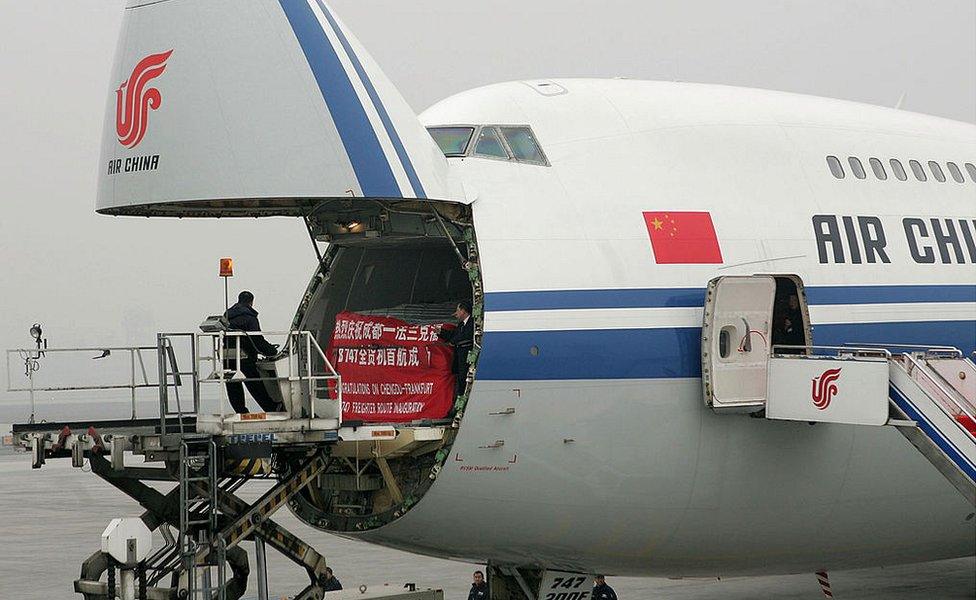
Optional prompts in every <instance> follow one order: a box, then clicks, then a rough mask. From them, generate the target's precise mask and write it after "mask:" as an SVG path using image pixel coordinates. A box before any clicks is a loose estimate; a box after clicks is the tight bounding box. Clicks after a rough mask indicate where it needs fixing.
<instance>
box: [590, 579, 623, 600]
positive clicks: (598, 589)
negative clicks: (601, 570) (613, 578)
mask: <svg viewBox="0 0 976 600" xmlns="http://www.w3.org/2000/svg"><path fill="white" fill-rule="evenodd" d="M593 600H617V592H615V591H613V588H612V587H610V586H609V585H607V579H606V577H604V576H603V575H597V576H596V577H594V578H593Z"/></svg>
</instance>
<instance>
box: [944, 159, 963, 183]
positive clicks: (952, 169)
mask: <svg viewBox="0 0 976 600" xmlns="http://www.w3.org/2000/svg"><path fill="white" fill-rule="evenodd" d="M946 166H947V167H949V174H950V175H952V178H953V179H954V180H955V181H956V183H966V178H965V177H963V176H962V171H960V170H959V165H957V164H956V163H954V162H949V163H946Z"/></svg>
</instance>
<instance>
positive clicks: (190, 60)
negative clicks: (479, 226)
mask: <svg viewBox="0 0 976 600" xmlns="http://www.w3.org/2000/svg"><path fill="white" fill-rule="evenodd" d="M107 100H108V106H107V109H106V113H105V128H104V134H103V135H104V137H103V141H102V158H101V161H100V164H99V179H98V200H97V203H96V210H97V211H98V212H99V213H102V214H109V215H134V216H168V217H259V216H297V217H306V218H309V217H312V218H316V217H317V218H319V220H321V221H322V222H323V223H324V222H326V221H329V222H332V221H337V220H338V221H341V222H343V223H360V224H363V223H365V221H366V219H368V218H369V217H371V216H372V214H371V213H370V214H357V211H359V210H360V209H361V208H363V209H365V208H369V207H372V206H374V205H375V203H376V202H375V201H377V200H382V201H385V202H387V203H398V204H399V205H400V206H401V207H404V206H406V207H407V208H408V209H411V207H410V206H409V205H410V204H411V203H413V204H417V203H418V201H419V202H420V203H423V204H426V201H428V200H442V201H452V202H460V203H464V197H463V192H462V190H461V187H460V184H459V183H458V182H457V181H453V180H452V177H451V175H450V171H449V166H448V163H447V160H446V159H445V158H444V155H443V153H441V151H440V150H439V149H438V148H437V146H436V144H435V143H434V141H433V140H432V139H431V137H430V135H429V134H428V133H427V131H426V130H425V129H424V127H423V126H422V125H421V123H420V121H419V119H418V118H417V116H416V115H415V114H414V112H413V110H411V108H410V107H409V105H408V104H407V103H406V101H405V100H404V99H403V97H402V96H401V95H400V93H399V92H398V91H397V90H396V88H395V87H394V86H393V84H392V83H391V82H390V81H389V80H388V79H387V78H386V76H385V75H384V74H383V72H382V71H380V69H379V67H378V66H377V65H376V63H375V62H374V61H373V59H372V58H371V57H370V56H369V54H368V53H367V52H366V50H365V49H364V48H363V47H362V46H361V45H360V43H359V41H358V40H357V39H356V38H355V37H354V36H353V35H352V33H351V32H350V31H349V30H348V29H347V28H346V27H345V26H344V25H343V24H342V22H341V21H339V19H338V18H337V17H336V16H335V14H334V12H333V11H332V9H331V8H330V7H329V6H328V5H327V4H326V2H325V0H279V1H278V2H238V1H236V0H179V1H176V0H171V1H165V0H128V2H127V4H126V9H125V15H124V18H123V21H122V29H121V35H120V37H119V43H118V48H117V50H116V55H115V65H114V68H113V71H112V79H111V87H110V89H109V92H108V94H107ZM412 210H417V209H416V207H412ZM323 228H324V226H323ZM353 229H355V227H353Z"/></svg>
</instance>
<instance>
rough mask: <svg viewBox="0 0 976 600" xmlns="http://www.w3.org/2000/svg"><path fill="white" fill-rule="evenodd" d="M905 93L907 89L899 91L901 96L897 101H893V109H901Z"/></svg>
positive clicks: (906, 93)
mask: <svg viewBox="0 0 976 600" xmlns="http://www.w3.org/2000/svg"><path fill="white" fill-rule="evenodd" d="M907 95H908V90H905V91H904V92H902V93H901V96H899V97H898V102H895V110H901V107H902V105H903V104H905V96H907Z"/></svg>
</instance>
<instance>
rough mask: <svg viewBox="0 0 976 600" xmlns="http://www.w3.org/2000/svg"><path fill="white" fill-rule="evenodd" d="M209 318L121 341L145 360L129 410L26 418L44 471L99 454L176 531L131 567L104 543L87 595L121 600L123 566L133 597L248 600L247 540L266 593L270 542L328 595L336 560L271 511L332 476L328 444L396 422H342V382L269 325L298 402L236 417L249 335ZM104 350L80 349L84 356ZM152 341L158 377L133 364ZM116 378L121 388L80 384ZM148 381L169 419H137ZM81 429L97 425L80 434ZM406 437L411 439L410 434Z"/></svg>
mask: <svg viewBox="0 0 976 600" xmlns="http://www.w3.org/2000/svg"><path fill="white" fill-rule="evenodd" d="M206 325H207V323H206V322H205V324H204V326H202V329H204V333H163V334H159V335H158V337H157V345H156V347H155V348H146V347H143V348H138V349H136V348H118V349H115V350H117V351H131V352H136V353H137V354H138V360H136V358H133V359H132V361H131V362H132V365H133V367H132V368H133V371H132V373H131V377H130V381H131V385H130V386H121V387H131V389H132V409H133V412H132V418H131V419H126V420H103V421H81V422H73V423H35V422H33V419H31V422H29V423H24V424H18V425H15V426H14V431H13V432H14V435H15V437H16V438H17V440H18V441H19V443H20V444H21V445H22V446H24V447H27V448H30V449H31V450H32V452H33V466H34V467H35V468H40V467H41V466H42V465H43V464H44V462H45V461H46V460H47V459H52V458H61V457H71V458H72V461H73V464H75V466H82V465H83V464H84V462H85V460H86V459H87V460H88V462H89V464H90V467H91V470H92V472H94V473H95V474H96V475H98V476H100V477H101V478H103V479H105V480H106V481H107V482H109V483H110V484H112V485H113V486H115V487H116V488H117V489H119V490H121V491H122V492H124V493H125V494H127V495H128V496H130V497H131V498H133V499H134V500H136V501H137V502H138V503H139V504H140V505H141V506H142V507H143V509H144V510H145V512H144V513H143V514H142V516H141V521H142V523H143V524H144V525H145V527H147V528H148V530H155V531H159V532H160V533H161V535H162V537H163V539H164V544H163V545H162V547H160V548H158V549H155V550H154V551H153V552H152V553H151V554H149V555H148V556H147V557H146V558H145V559H143V560H141V561H139V562H138V564H134V565H124V564H122V563H121V562H119V561H118V560H116V559H114V558H113V557H112V556H110V555H109V554H108V553H107V552H105V551H99V552H95V553H94V554H93V555H92V556H91V557H90V558H89V559H88V560H86V561H85V562H84V564H83V566H82V576H81V578H79V579H78V580H77V581H76V582H75V590H76V591H77V592H79V593H81V594H82V595H83V596H84V597H85V599H86V600H109V599H110V598H114V597H115V594H116V592H117V591H121V590H120V589H118V588H120V587H121V586H122V583H121V579H120V580H119V581H117V579H116V577H115V575H116V569H118V570H119V573H120V574H122V573H123V571H126V572H128V571H127V570H131V577H132V581H135V582H136V583H135V584H134V585H135V588H136V589H135V590H134V591H132V593H133V596H132V597H133V598H153V599H157V598H158V599H162V598H165V599H171V598H175V599H186V600H198V599H201V598H206V599H208V600H237V599H238V598H240V597H241V596H242V595H243V594H244V592H245V590H246V585H247V575H248V572H249V570H250V569H249V566H248V564H247V560H248V559H247V554H246V552H245V551H244V550H243V549H242V548H241V547H240V544H241V543H242V542H245V541H253V542H254V543H255V550H256V552H255V554H256V557H257V561H258V565H257V570H258V588H259V589H258V598H259V599H261V600H265V599H267V598H268V590H267V582H266V572H265V570H266V562H265V556H264V548H265V547H266V546H267V547H271V548H272V549H274V550H276V551H278V552H280V553H281V554H282V555H284V556H285V557H287V558H288V559H290V560H291V561H293V562H294V563H296V564H297V565H299V566H300V567H302V568H303V569H304V570H305V571H306V573H307V574H308V577H309V583H308V585H307V586H306V587H305V588H304V589H302V590H301V591H300V592H299V593H298V594H297V595H295V596H292V598H294V599H296V600H310V599H315V598H319V599H320V598H322V597H323V593H324V592H323V590H322V582H323V581H324V572H325V567H326V561H325V557H323V556H322V555H321V554H319V553H318V552H316V551H315V550H314V549H313V548H312V547H311V546H310V545H308V544H307V543H305V542H303V541H302V540H301V539H299V538H298V537H297V536H295V535H294V534H292V533H291V532H289V531H288V530H286V529H285V528H283V527H282V526H281V525H279V524H277V523H276V522H275V521H273V520H272V518H271V517H272V516H273V515H274V513H275V512H276V511H277V510H278V509H280V508H281V507H282V506H284V505H285V504H286V503H288V502H289V501H290V500H291V499H292V498H293V497H294V496H295V494H297V493H299V492H300V491H302V490H303V489H304V488H305V487H306V486H307V485H308V484H309V483H311V482H313V481H314V480H316V478H317V477H318V476H319V475H321V474H322V473H323V472H324V471H325V469H326V466H327V461H328V460H330V459H329V456H330V455H331V453H332V450H333V449H332V448H329V446H330V445H333V444H340V443H342V442H343V441H347V442H351V443H352V444H353V445H356V447H358V445H357V442H359V441H361V440H368V439H370V437H371V436H373V437H377V436H376V435H375V434H377V433H380V434H382V438H383V439H389V436H390V435H399V434H398V432H396V431H393V429H394V428H393V427H392V426H363V425H362V424H355V425H356V426H355V427H343V424H342V415H341V405H342V404H341V402H342V400H341V380H340V377H339V375H338V373H337V372H336V371H335V369H334V368H333V367H332V365H331V364H330V363H329V361H328V359H327V358H326V356H325V353H324V352H323V351H322V349H321V348H320V347H319V345H318V343H317V342H316V340H315V338H314V336H313V335H312V334H311V333H310V332H307V331H292V332H264V333H263V335H265V336H266V337H271V338H272V339H273V337H274V336H282V337H283V338H284V342H283V347H284V348H285V351H284V352H282V353H281V354H280V355H279V356H277V357H274V358H272V359H269V360H266V361H263V362H260V363H259V365H258V367H259V370H260V371H261V373H262V375H263V376H262V377H261V378H260V381H262V382H263V383H264V384H265V385H266V386H268V389H269V391H276V392H277V394H278V397H280V398H281V400H282V402H283V404H284V405H285V408H286V411H285V412H283V413H267V414H265V413H257V414H251V415H237V414H227V410H226V408H227V398H226V393H225V385H224V384H225V383H226V382H227V381H232V380H241V381H243V380H244V376H243V375H242V374H241V369H240V364H239V362H237V363H236V364H234V359H233V358H232V357H233V356H240V353H239V348H240V344H241V340H242V337H243V336H244V335H247V334H244V333H240V332H229V331H224V330H222V329H221V328H219V327H206ZM229 349H234V350H235V351H236V352H228V350H229ZM101 350H102V349H99V348H87V349H86V348H80V349H79V348H76V349H71V351H72V352H81V353H86V352H89V353H90V352H95V351H101ZM151 350H154V351H155V353H156V358H157V364H158V378H157V380H156V382H153V381H151V380H150V378H149V377H148V376H147V374H146V370H145V368H144V367H143V368H142V369H141V375H142V376H141V379H140V377H139V376H138V370H137V369H136V367H135V365H137V364H139V365H143V364H144V360H143V357H142V354H141V353H142V352H145V351H151ZM48 351H50V352H57V350H56V349H51V350H48ZM181 351H184V352H185V353H186V354H188V355H189V357H190V360H189V362H190V363H191V367H190V368H189V369H188V370H181V368H180V365H179V362H180V361H178V360H177V355H178V354H180V353H181ZM18 353H19V354H20V355H21V356H24V352H23V351H17V350H15V351H8V371H9V357H10V356H11V355H12V354H18ZM34 354H36V353H34ZM133 356H135V354H134V355H133ZM229 357H231V358H229ZM34 360H37V358H35V359H34ZM184 364H186V363H184ZM228 366H229V367H230V368H225V367H228ZM35 370H36V369H35ZM30 372H31V371H30V370H28V373H30ZM30 383H31V389H32V390H35V389H36V390H45V389H54V388H35V387H34V382H33V380H32V381H31V382H30ZM207 384H212V385H207ZM187 386H188V387H189V388H190V392H191V393H190V394H189V395H188V396H187V395H186V394H185V393H184V394H183V395H181V393H180V390H182V389H184V388H185V387H187ZM108 387H111V388H113V389H115V388H117V387H120V386H101V385H92V386H73V387H71V388H70V389H72V390H74V391H94V390H101V389H106V388H108ZM139 388H157V390H158V396H159V412H158V417H154V418H137V416H136V400H135V390H136V389H139ZM201 388H210V389H213V390H215V391H217V393H218V396H219V400H220V410H219V413H217V414H206V413H205V412H204V411H202V410H201V404H202V402H203V400H204V395H203V394H201ZM8 389H9V390H11V391H18V390H20V388H15V387H13V386H9V387H8ZM57 389H63V388H57ZM33 412H34V411H33V407H32V414H33ZM73 429H74V431H78V430H79V429H81V430H85V429H87V431H86V432H85V433H75V432H74V431H72V430H73ZM381 430H382V431H381ZM405 435H406V436H407V437H408V438H409V437H410V436H411V434H410V432H406V434H405ZM405 439H406V438H405ZM335 449H336V451H337V454H338V455H340V456H341V455H343V454H344V453H347V451H343V450H342V449H341V448H339V447H338V446H337V447H336V448H335ZM126 453H132V454H141V455H143V456H144V457H145V460H146V462H148V463H154V462H155V463H159V462H161V463H163V465H164V467H163V468H159V467H152V466H143V465H140V466H135V465H127V464H126V461H125V454H126ZM255 478H267V479H269V480H274V481H275V482H276V483H275V484H274V485H273V486H272V487H271V488H270V489H269V490H268V491H267V492H266V493H265V494H263V495H262V496H261V497H260V498H259V499H258V500H257V501H255V502H247V501H245V500H243V499H241V498H240V497H239V496H238V495H237V492H238V490H239V489H240V488H241V486H243V485H244V484H245V483H246V482H248V481H250V480H253V479H255ZM148 482H175V483H176V486H175V487H173V488H172V489H171V490H169V491H168V492H165V493H164V492H161V491H159V490H158V489H156V487H154V486H152V485H150V484H149V483H148ZM174 531H175V535H174V533H173V532H174ZM104 546H105V541H104V534H103V549H104ZM103 575H104V576H105V580H102V576H103ZM122 579H124V578H122ZM117 586H118V587H117ZM411 597H418V598H419V597H423V596H411ZM431 597H437V596H431Z"/></svg>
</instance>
